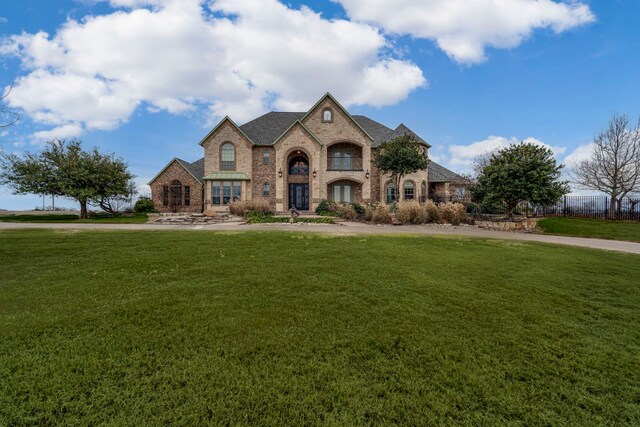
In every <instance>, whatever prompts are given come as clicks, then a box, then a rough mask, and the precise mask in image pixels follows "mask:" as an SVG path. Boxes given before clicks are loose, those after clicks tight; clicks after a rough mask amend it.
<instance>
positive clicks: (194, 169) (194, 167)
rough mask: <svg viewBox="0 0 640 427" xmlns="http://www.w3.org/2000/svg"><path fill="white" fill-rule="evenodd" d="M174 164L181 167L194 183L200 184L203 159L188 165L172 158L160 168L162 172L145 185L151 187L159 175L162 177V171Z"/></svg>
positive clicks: (202, 172) (202, 173) (183, 161)
mask: <svg viewBox="0 0 640 427" xmlns="http://www.w3.org/2000/svg"><path fill="white" fill-rule="evenodd" d="M174 162H175V163H178V164H179V165H180V166H182V167H183V168H184V170H186V171H187V172H188V173H189V175H191V176H192V177H193V178H194V179H195V180H196V181H198V182H199V183H200V184H202V176H203V175H204V157H203V158H202V159H199V160H196V161H195V162H193V163H189V162H187V161H185V160H182V159H179V158H177V157H174V158H173V159H171V161H170V162H169V163H167V165H166V166H165V167H163V168H162V170H161V171H160V172H159V173H158V174H157V175H156V176H154V177H153V179H151V181H149V182H148V183H147V185H151V183H152V182H154V181H155V180H156V179H158V178H159V177H160V175H162V174H163V173H164V171H166V170H167V169H168V168H169V166H171V165H172V164H173V163H174Z"/></svg>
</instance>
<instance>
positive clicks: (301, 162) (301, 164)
mask: <svg viewBox="0 0 640 427" xmlns="http://www.w3.org/2000/svg"><path fill="white" fill-rule="evenodd" d="M289 175H309V162H308V161H307V159H305V158H304V157H302V156H296V157H294V158H293V159H291V161H290V162H289Z"/></svg>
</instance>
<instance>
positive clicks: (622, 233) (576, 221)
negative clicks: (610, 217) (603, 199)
mask: <svg viewBox="0 0 640 427" xmlns="http://www.w3.org/2000/svg"><path fill="white" fill-rule="evenodd" d="M538 226H539V227H540V228H541V229H542V230H543V231H544V232H545V233H547V234H558V235H562V236H577V237H595V238H599V239H611V240H628V241H632V242H640V222H638V221H635V222H631V221H606V220H602V219H588V218H560V217H558V218H545V219H543V220H540V221H538Z"/></svg>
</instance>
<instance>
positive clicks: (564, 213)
mask: <svg viewBox="0 0 640 427" xmlns="http://www.w3.org/2000/svg"><path fill="white" fill-rule="evenodd" d="M562 205H563V206H562V216H567V196H562Z"/></svg>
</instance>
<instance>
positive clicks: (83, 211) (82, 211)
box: [80, 200, 89, 219]
mask: <svg viewBox="0 0 640 427" xmlns="http://www.w3.org/2000/svg"><path fill="white" fill-rule="evenodd" d="M88 218H89V215H88V214H87V201H86V200H80V219H88Z"/></svg>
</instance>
